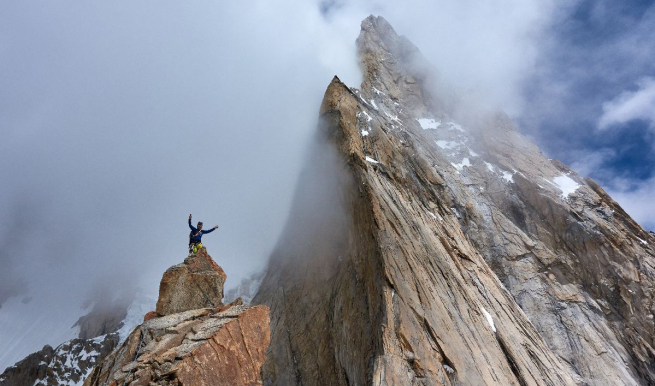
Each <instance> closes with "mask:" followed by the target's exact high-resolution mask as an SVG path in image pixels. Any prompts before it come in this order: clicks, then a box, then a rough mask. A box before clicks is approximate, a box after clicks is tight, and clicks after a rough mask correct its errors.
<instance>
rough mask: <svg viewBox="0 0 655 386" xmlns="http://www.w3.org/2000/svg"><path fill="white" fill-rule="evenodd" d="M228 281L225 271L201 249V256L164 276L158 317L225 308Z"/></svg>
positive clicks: (192, 256) (197, 254)
mask: <svg viewBox="0 0 655 386" xmlns="http://www.w3.org/2000/svg"><path fill="white" fill-rule="evenodd" d="M225 279H226V275H225V272H224V271H223V269H222V268H221V267H220V266H219V265H218V264H216V262H214V260H213V259H212V258H211V256H209V254H207V250H206V249H205V248H201V249H200V250H199V251H198V253H196V254H193V255H190V256H189V257H187V258H186V259H185V260H184V263H181V264H177V265H174V266H172V267H170V268H169V269H167V270H166V272H164V276H163V277H162V279H161V283H160V285H159V299H158V300H157V311H156V312H157V315H159V316H163V315H170V314H175V313H178V312H184V311H187V310H195V309H199V308H215V307H220V306H222V302H221V301H222V299H223V285H224V284H225Z"/></svg>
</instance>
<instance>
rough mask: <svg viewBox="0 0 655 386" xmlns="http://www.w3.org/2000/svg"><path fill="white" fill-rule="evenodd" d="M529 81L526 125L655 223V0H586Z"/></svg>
mask: <svg viewBox="0 0 655 386" xmlns="http://www.w3.org/2000/svg"><path fill="white" fill-rule="evenodd" d="M541 50H542V51H541V53H540V61H539V65H538V66H537V69H538V71H536V72H535V73H534V74H533V76H531V77H529V78H528V79H527V80H526V82H524V92H525V94H524V95H525V98H526V106H527V107H526V109H525V110H524V113H523V114H522V115H521V116H520V118H519V122H520V123H521V127H522V129H523V130H524V131H525V132H526V133H528V134H529V135H531V136H533V138H534V139H535V141H536V142H537V143H538V144H539V145H540V146H541V148H542V149H543V150H544V151H545V152H546V153H548V154H549V155H550V156H552V157H553V158H557V159H560V160H562V161H563V162H565V163H567V164H569V165H572V166H573V167H574V168H575V169H576V170H577V171H579V172H580V173H581V174H584V175H588V176H590V177H592V178H594V179H595V180H597V181H598V182H600V184H601V185H602V186H603V187H604V188H605V189H606V190H607V191H608V192H610V194H611V195H612V196H613V197H615V199H618V200H619V202H620V203H621V204H622V205H623V206H624V207H625V208H626V209H627V210H628V211H629V213H631V215H632V216H633V217H635V218H636V219H637V220H638V221H639V222H641V224H642V225H643V226H645V227H646V228H648V229H650V230H655V209H654V207H655V206H654V205H653V203H652V201H653V199H652V197H653V196H655V183H653V180H654V178H655V175H654V171H655V152H654V151H653V150H654V147H655V130H654V127H655V121H653V119H654V118H655V97H653V95H655V86H654V84H655V83H653V82H652V79H653V77H655V6H654V2H653V1H588V0H585V1H580V2H578V3H577V4H576V6H575V7H574V8H572V9H571V11H570V12H569V13H568V14H567V15H566V17H563V18H561V19H560V20H555V21H554V22H553V24H552V26H551V27H550V33H549V34H548V39H547V40H546V42H545V44H543V45H542V46H541Z"/></svg>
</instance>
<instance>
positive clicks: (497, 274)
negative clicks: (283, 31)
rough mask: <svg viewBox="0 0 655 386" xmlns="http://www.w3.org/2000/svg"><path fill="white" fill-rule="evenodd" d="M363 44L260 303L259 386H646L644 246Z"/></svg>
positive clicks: (335, 94)
mask: <svg viewBox="0 0 655 386" xmlns="http://www.w3.org/2000/svg"><path fill="white" fill-rule="evenodd" d="M357 46H358V50H359V54H360V58H361V63H362V69H363V72H364V81H363V83H362V85H361V90H355V89H349V88H348V87H346V86H345V85H344V84H343V83H341V82H340V81H339V80H338V79H337V78H335V79H334V80H333V81H332V83H331V84H330V85H329V87H328V89H327V91H326V93H325V97H324V100H323V103H322V106H321V111H320V117H321V124H320V129H319V137H320V139H319V142H320V141H324V142H326V143H329V144H330V147H329V148H328V150H325V149H323V150H325V151H322V152H318V151H317V152H315V153H314V154H315V156H314V158H313V159H312V161H311V163H310V165H309V166H308V169H307V170H306V171H305V173H304V175H303V176H302V177H301V180H300V184H299V188H298V193H297V200H296V201H295V202H294V203H295V205H294V209H293V211H292V213H291V214H290V218H289V223H288V225H287V228H286V230H285V232H284V234H283V236H282V238H281V240H280V242H279V246H278V248H277V249H276V251H275V252H274V253H273V254H272V256H271V260H270V265H269V269H268V272H267V274H266V276H265V277H264V280H263V282H262V285H261V287H260V292H259V294H258V295H257V296H256V298H255V299H254V302H255V303H257V302H263V303H265V304H267V305H269V306H270V309H271V345H270V347H269V349H268V353H267V361H266V363H265V365H264V367H263V370H262V371H263V376H264V382H265V384H285V385H289V384H303V385H312V384H321V385H354V384H357V385H363V384H372V385H383V384H395V385H400V384H415V385H455V384H463V385H492V384H493V385H541V384H549V385H550V384H553V385H554V384H557V385H561V384H563V385H567V384H594V385H603V384H608V385H610V384H611V385H624V384H625V385H634V384H650V383H654V382H655V351H654V350H653V336H654V325H653V311H654V310H653V308H654V305H653V283H654V278H655V271H654V267H655V257H654V253H655V251H654V250H653V247H652V245H653V243H655V239H653V237H652V236H651V235H649V234H648V233H647V232H645V231H644V230H643V229H642V228H641V227H639V225H637V224H636V223H635V222H634V221H633V220H632V219H630V217H629V216H628V215H627V214H625V212H624V211H623V210H621V208H620V207H619V206H618V205H617V204H616V203H615V202H614V201H613V200H612V199H611V198H610V197H609V196H607V194H605V193H604V192H603V191H602V189H601V188H600V187H599V186H598V185H597V184H596V183H594V182H593V181H592V180H589V179H582V178H581V177H579V176H578V175H577V174H576V173H575V172H573V171H572V170H570V169H569V168H568V167H566V166H565V165H563V164H561V163H560V162H558V161H553V160H548V159H546V158H545V157H544V156H543V155H542V154H541V152H540V151H539V149H538V148H537V147H536V146H534V145H533V144H531V143H530V142H529V141H528V140H526V139H525V138H524V137H522V136H521V135H520V133H518V132H517V130H516V129H515V128H514V126H513V124H512V122H511V121H510V120H509V118H507V117H506V116H504V115H503V114H501V113H493V114H491V113H483V114H480V113H475V114H473V112H471V114H470V115H468V114H467V111H466V109H463V108H462V105H461V104H458V102H457V100H456V98H453V96H452V95H447V93H446V92H445V91H442V90H440V89H439V87H438V83H437V81H435V78H433V77H432V76H431V73H432V71H431V70H430V68H429V65H428V64H427V63H426V62H425V60H424V59H423V58H422V57H421V54H420V52H419V51H418V49H417V48H416V47H415V46H413V45H412V44H411V43H410V42H409V41H407V39H405V38H403V37H400V36H398V35H397V34H396V33H395V31H394V30H393V29H392V28H391V26H390V25H389V24H388V23H387V22H386V21H385V20H384V19H382V18H375V17H369V18H367V19H366V20H365V21H364V22H363V23H362V31H361V34H360V37H359V38H358V40H357ZM326 192H327V193H326ZM326 207H328V208H330V210H328V211H325V208H326ZM323 212H324V213H323ZM316 213H323V214H322V215H320V216H317V215H316ZM310 214H314V215H310Z"/></svg>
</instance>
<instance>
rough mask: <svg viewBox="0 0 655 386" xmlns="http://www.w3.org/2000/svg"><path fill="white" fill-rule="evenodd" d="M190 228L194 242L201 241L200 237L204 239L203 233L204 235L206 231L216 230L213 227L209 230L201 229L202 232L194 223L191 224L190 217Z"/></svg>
mask: <svg viewBox="0 0 655 386" xmlns="http://www.w3.org/2000/svg"><path fill="white" fill-rule="evenodd" d="M189 228H191V242H192V243H199V242H200V239H202V235H204V234H205V233H210V232H213V231H214V228H212V229H210V230H208V231H206V230H201V231H200V232H198V229H197V228H196V227H194V226H193V225H191V219H189Z"/></svg>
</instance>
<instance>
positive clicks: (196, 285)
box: [84, 248, 270, 386]
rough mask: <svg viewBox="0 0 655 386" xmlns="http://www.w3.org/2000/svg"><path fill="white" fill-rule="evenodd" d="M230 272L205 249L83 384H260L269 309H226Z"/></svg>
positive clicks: (177, 270)
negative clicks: (226, 293) (228, 274)
mask: <svg viewBox="0 0 655 386" xmlns="http://www.w3.org/2000/svg"><path fill="white" fill-rule="evenodd" d="M224 282H225V273H224V272H223V269H222V268H221V267H220V266H218V265H217V264H216V263H215V262H214V260H213V259H212V258H211V256H209V255H208V254H207V251H206V250H205V249H204V248H202V249H201V250H200V251H199V252H198V253H197V254H192V255H190V256H189V257H187V258H186V259H185V260H184V262H183V263H181V264H178V265H175V266H173V267H171V268H169V269H168V270H167V271H166V272H165V273H164V275H163V278H162V281H161V286H160V291H159V300H158V301H157V311H156V312H148V313H147V314H146V315H145V316H144V321H143V323H142V324H141V325H139V326H138V327H137V328H135V329H134V330H133V331H132V333H131V334H130V335H129V337H128V338H127V339H126V340H125V342H123V343H122V344H121V345H120V346H119V347H118V348H117V349H116V350H114V351H113V352H112V353H111V354H109V355H108V356H107V357H106V358H105V359H104V360H103V361H102V362H100V363H99V364H98V365H97V366H95V367H94V369H93V371H92V373H91V374H90V375H89V376H88V378H87V379H86V381H85V382H84V385H85V386H100V385H109V386H117V385H159V386H182V385H194V386H223V385H224V386H228V385H230V386H232V385H234V386H238V385H260V384H262V378H261V367H262V365H263V363H264V360H265V358H266V349H267V347H268V344H269V341H270V332H269V331H270V328H269V310H268V307H266V306H261V305H260V306H255V307H248V306H244V305H242V302H241V298H238V299H237V300H235V301H234V302H233V303H231V304H227V305H223V304H222V303H221V299H222V298H223V283H224Z"/></svg>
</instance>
